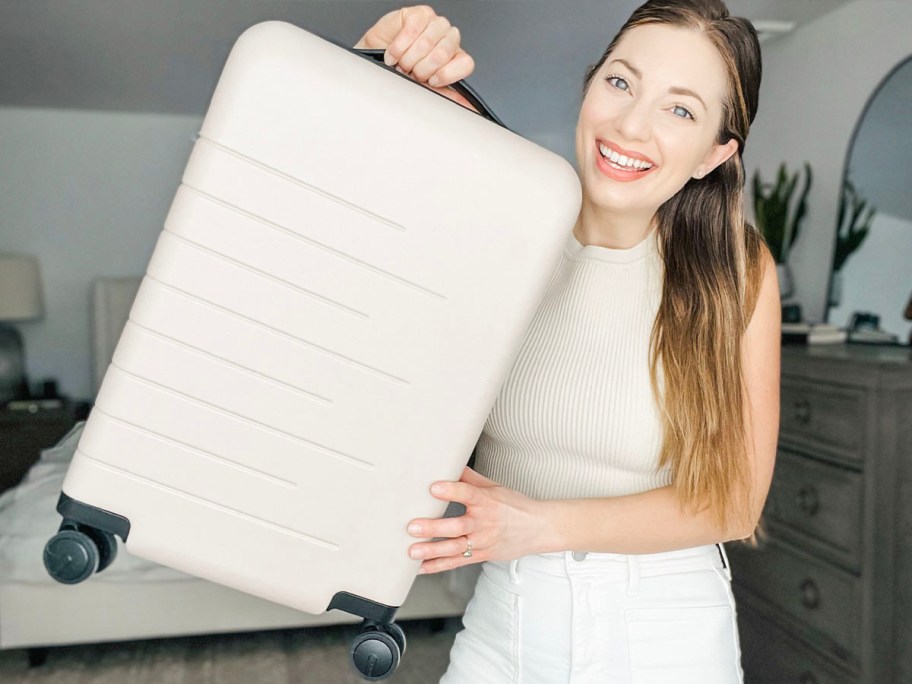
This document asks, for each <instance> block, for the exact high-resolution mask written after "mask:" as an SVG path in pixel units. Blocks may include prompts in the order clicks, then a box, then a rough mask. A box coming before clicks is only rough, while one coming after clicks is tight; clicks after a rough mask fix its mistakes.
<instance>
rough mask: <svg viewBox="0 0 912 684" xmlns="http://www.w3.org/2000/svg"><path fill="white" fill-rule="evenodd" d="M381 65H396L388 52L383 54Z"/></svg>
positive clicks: (394, 59)
mask: <svg viewBox="0 0 912 684" xmlns="http://www.w3.org/2000/svg"><path fill="white" fill-rule="evenodd" d="M383 63H384V64H386V66H393V65H394V64H395V63H396V58H395V57H393V56H392V55H391V54H390V51H389V50H387V51H385V52H384V53H383Z"/></svg>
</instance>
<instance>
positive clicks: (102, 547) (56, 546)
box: [44, 519, 117, 584]
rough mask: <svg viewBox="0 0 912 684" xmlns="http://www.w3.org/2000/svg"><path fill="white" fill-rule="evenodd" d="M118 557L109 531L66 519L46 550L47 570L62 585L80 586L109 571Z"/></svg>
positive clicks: (115, 543)
mask: <svg viewBox="0 0 912 684" xmlns="http://www.w3.org/2000/svg"><path fill="white" fill-rule="evenodd" d="M116 556H117V539H116V538H115V537H114V535H113V534H111V533H110V532H105V531H104V530H99V529H96V528H94V527H90V526H88V525H80V524H78V523H76V522H74V521H72V520H67V519H64V521H63V522H62V523H61V525H60V530H59V531H58V532H57V534H55V535H54V536H53V537H51V539H50V540H49V541H48V543H47V544H46V545H45V547H44V567H45V568H46V569H47V571H48V574H49V575H50V576H51V577H53V578H54V579H55V580H57V581H58V582H62V583H63V584H79V583H80V582H83V581H85V580H87V579H88V578H89V577H91V576H92V575H93V574H94V573H96V572H101V571H102V570H104V569H105V568H107V567H108V566H109V565H110V564H111V563H112V562H113V561H114V558H115V557H116Z"/></svg>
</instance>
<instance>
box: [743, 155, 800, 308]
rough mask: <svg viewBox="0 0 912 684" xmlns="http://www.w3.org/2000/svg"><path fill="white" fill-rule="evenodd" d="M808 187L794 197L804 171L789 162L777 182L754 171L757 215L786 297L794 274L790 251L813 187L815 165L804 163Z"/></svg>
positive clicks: (780, 166) (779, 173)
mask: <svg viewBox="0 0 912 684" xmlns="http://www.w3.org/2000/svg"><path fill="white" fill-rule="evenodd" d="M804 175H805V177H806V180H805V181H804V184H803V185H804V187H803V189H802V190H801V193H800V194H799V195H798V198H797V200H794V199H793V197H794V195H795V190H796V189H797V187H798V181H799V179H800V177H801V172H800V171H798V172H796V173H795V174H794V175H792V174H789V173H788V171H787V169H786V166H785V162H783V163H782V164H780V165H779V172H778V173H777V175H776V181H775V182H774V183H764V182H763V180H762V179H761V178H760V171H759V170H757V171H756V172H755V173H754V178H753V187H754V215H755V216H756V219H757V228H758V229H759V230H760V233H761V234H762V235H763V238H764V239H765V240H766V244H767V245H768V246H769V249H770V252H771V253H772V255H773V259H774V260H775V262H776V272H777V274H778V276H779V288H780V293H781V295H782V296H783V297H787V296H788V295H790V294H791V293H792V278H791V273H790V272H789V270H788V255H789V250H790V249H791V247H792V245H794V244H795V240H797V239H798V234H799V233H800V231H801V222H802V221H803V220H804V215H805V214H806V213H807V196H808V193H809V192H810V190H811V181H812V179H813V175H812V173H811V165H810V164H808V163H807V162H805V163H804Z"/></svg>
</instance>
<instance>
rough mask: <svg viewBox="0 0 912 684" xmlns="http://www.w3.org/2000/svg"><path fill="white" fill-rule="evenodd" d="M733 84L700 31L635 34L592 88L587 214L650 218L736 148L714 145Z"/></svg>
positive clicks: (584, 170) (586, 126) (585, 164)
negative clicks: (627, 213)
mask: <svg viewBox="0 0 912 684" xmlns="http://www.w3.org/2000/svg"><path fill="white" fill-rule="evenodd" d="M727 83H728V79H727V76H726V72H725V67H724V65H723V62H722V58H721V57H720V56H719V53H718V52H717V50H716V48H715V47H714V46H713V45H712V43H710V42H709V40H708V39H707V38H706V37H704V36H703V35H702V34H701V33H699V32H697V31H693V30H690V29H685V28H680V27H675V26H669V25H667V24H647V25H645V26H638V27H636V28H633V29H631V30H630V31H628V32H627V34H626V35H625V36H624V37H623V38H622V39H621V41H620V42H619V43H618V45H617V46H616V47H615V49H614V51H613V52H612V53H611V54H610V55H609V56H608V59H607V60H605V63H604V64H603V65H602V66H601V68H600V69H599V71H598V72H597V73H596V74H595V76H594V77H593V79H592V82H591V83H590V84H589V90H588V91H587V93H586V96H585V98H584V100H583V105H582V108H581V109H580V114H579V121H578V123H577V128H576V155H577V161H578V163H579V171H580V178H581V180H582V183H583V189H584V204H588V205H589V209H590V210H596V211H598V210H608V211H609V212H612V213H614V212H635V213H638V214H643V215H644V216H648V217H651V216H652V215H653V214H654V213H655V211H656V210H657V209H658V208H659V206H660V205H661V204H662V203H664V202H665V201H666V200H667V199H668V198H670V197H671V196H672V195H674V194H675V193H676V192H677V191H678V190H680V189H681V188H682V187H683V186H684V185H685V184H686V183H687V181H688V180H689V179H690V178H691V177H692V176H699V175H701V174H702V175H705V174H707V173H709V172H710V171H711V170H712V169H713V168H715V167H716V166H717V165H718V164H721V163H722V162H723V161H725V160H726V159H727V158H728V157H729V156H731V154H733V153H734V152H736V151H737V143H736V141H734V140H732V141H729V142H728V143H727V144H726V145H717V144H716V137H717V135H718V131H719V126H720V123H721V120H722V102H723V99H724V98H725V96H726V93H727V87H728V86H727Z"/></svg>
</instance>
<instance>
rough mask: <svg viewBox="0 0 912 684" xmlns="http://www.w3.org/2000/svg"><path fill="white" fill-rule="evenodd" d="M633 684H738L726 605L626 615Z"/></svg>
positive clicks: (734, 635) (732, 632) (735, 650)
mask: <svg viewBox="0 0 912 684" xmlns="http://www.w3.org/2000/svg"><path fill="white" fill-rule="evenodd" d="M624 618H625V622H626V627H627V647H628V649H629V657H630V673H631V679H630V681H631V684H739V683H740V682H741V673H740V667H739V665H738V635H737V628H736V627H735V620H734V611H733V610H732V606H731V605H730V604H725V605H709V606H695V607H674V608H667V607H661V608H630V609H628V610H627V611H626V612H625V614H624Z"/></svg>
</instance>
